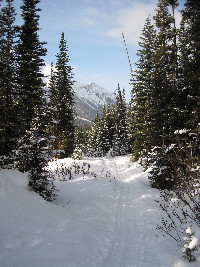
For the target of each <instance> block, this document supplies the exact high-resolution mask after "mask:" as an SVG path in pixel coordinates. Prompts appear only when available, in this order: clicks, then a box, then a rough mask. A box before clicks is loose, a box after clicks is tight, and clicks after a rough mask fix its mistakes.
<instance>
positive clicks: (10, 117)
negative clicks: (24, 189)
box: [0, 0, 17, 165]
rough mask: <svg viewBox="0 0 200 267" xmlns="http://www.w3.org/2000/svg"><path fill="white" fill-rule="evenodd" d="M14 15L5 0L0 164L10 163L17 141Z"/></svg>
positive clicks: (0, 67)
mask: <svg viewBox="0 0 200 267" xmlns="http://www.w3.org/2000/svg"><path fill="white" fill-rule="evenodd" d="M15 16H16V13H15V9H14V6H13V0H6V6H5V7H2V9H1V13H0V24H1V35H0V58H1V61H0V146H1V151H0V157H1V159H2V160H3V159H4V160H3V161H4V163H3V162H2V164H6V163H9V162H10V163H11V153H12V151H13V150H14V149H15V148H16V143H17V139H16V128H17V120H16V116H15V114H16V53H15V52H16V51H15V47H16V35H17V27H16V26H14V22H15ZM8 157H10V160H8ZM0 161H1V160H0ZM0 165H1V164H0Z"/></svg>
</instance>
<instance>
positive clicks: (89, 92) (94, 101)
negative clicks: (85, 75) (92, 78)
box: [73, 82, 115, 124]
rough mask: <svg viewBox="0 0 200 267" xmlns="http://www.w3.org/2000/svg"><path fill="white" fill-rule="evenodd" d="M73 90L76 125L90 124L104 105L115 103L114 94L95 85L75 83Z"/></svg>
mask: <svg viewBox="0 0 200 267" xmlns="http://www.w3.org/2000/svg"><path fill="white" fill-rule="evenodd" d="M73 90H74V101H75V105H74V107H75V112H76V123H77V124H84V123H92V121H93V120H94V118H95V116H96V113H97V110H99V112H101V111H102V109H103V106H104V104H105V105H108V104H109V103H110V104H111V105H112V104H114V103H115V94H114V93H112V92H110V91H108V90H107V89H105V88H103V87H101V86H99V85H98V84H96V83H89V84H86V85H83V84H81V83H80V82H75V83H74V85H73Z"/></svg>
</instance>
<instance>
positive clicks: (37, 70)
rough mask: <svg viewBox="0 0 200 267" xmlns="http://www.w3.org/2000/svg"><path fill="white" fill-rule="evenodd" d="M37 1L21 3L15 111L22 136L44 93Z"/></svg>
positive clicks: (27, 129)
mask: <svg viewBox="0 0 200 267" xmlns="http://www.w3.org/2000/svg"><path fill="white" fill-rule="evenodd" d="M39 3H40V0H26V1H25V0H23V5H22V6H21V9H22V15H21V16H22V18H23V24H22V26H21V29H20V35H19V37H20V43H19V46H18V54H19V57H18V65H19V66H18V86H19V87H18V90H19V92H18V93H19V107H20V110H21V113H20V114H19V115H20V118H21V124H22V125H21V129H22V135H23V134H24V133H25V132H26V131H29V130H30V127H31V123H32V120H33V118H34V117H35V116H36V107H38V106H41V105H42V100H41V99H42V97H41V96H43V91H44V83H43V79H42V78H43V77H44V75H43V74H42V73H41V67H43V66H44V65H45V64H44V59H43V57H44V56H45V55H46V49H45V48H44V47H43V46H44V44H45V42H40V40H39V35H38V31H39V30H40V28H39V15H38V12H39V11H41V10H40V9H39V8H37V5H38V4H39Z"/></svg>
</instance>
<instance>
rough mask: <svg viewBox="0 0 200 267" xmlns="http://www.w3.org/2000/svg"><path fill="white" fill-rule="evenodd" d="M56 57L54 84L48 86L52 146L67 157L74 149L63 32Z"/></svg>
mask: <svg viewBox="0 0 200 267" xmlns="http://www.w3.org/2000/svg"><path fill="white" fill-rule="evenodd" d="M56 57H57V63H56V71H55V74H54V75H55V84H54V82H52V85H51V88H50V93H51V97H50V100H51V104H50V105H51V106H52V108H54V118H53V119H54V127H53V133H54V135H55V137H56V140H55V145H54V148H55V149H58V150H63V152H64V153H63V155H62V156H63V157H68V156H70V155H71V154H72V153H73V150H74V131H75V127H74V109H73V108H74V92H73V89H72V85H73V74H72V67H71V66H70V65H69V55H68V48H67V44H66V41H65V39H64V33H62V34H61V39H60V44H59V53H58V54H57V55H56ZM52 79H53V77H52ZM52 79H51V80H52Z"/></svg>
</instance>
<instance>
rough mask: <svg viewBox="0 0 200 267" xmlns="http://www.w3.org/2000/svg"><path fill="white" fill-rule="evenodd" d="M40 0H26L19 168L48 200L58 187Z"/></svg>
mask: <svg viewBox="0 0 200 267" xmlns="http://www.w3.org/2000/svg"><path fill="white" fill-rule="evenodd" d="M39 3H40V1H39V0H24V1H23V5H22V7H21V9H22V18H23V24H22V26H21V28H20V33H19V38H20V40H19V45H18V47H17V52H18V58H17V59H18V72H17V75H18V77H17V78H18V79H17V94H18V95H17V97H18V110H19V112H18V114H17V115H18V121H19V122H20V124H19V127H20V132H19V135H20V139H19V142H18V143H19V147H18V160H19V163H18V168H19V169H20V170H21V171H23V172H25V171H29V187H30V188H32V189H33V190H34V191H35V192H37V193H39V194H40V195H41V196H42V197H44V198H45V199H46V200H52V199H53V198H54V196H55V188H54V185H53V183H52V181H50V180H49V178H51V177H50V176H49V173H48V172H47V167H48V166H47V165H48V162H49V161H50V159H51V156H52V153H53V152H52V150H51V146H50V145H51V142H52V138H51V136H50V133H49V131H48V127H49V120H50V111H49V107H48V105H47V95H46V91H45V88H44V85H45V84H44V82H43V78H44V75H43V74H42V73H41V67H42V66H44V60H43V58H42V57H44V56H45V55H46V49H45V48H43V45H44V44H45V43H44V42H40V41H39V35H38V31H39V15H38V12H39V11H40V9H39V8H37V5H38V4H39Z"/></svg>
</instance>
